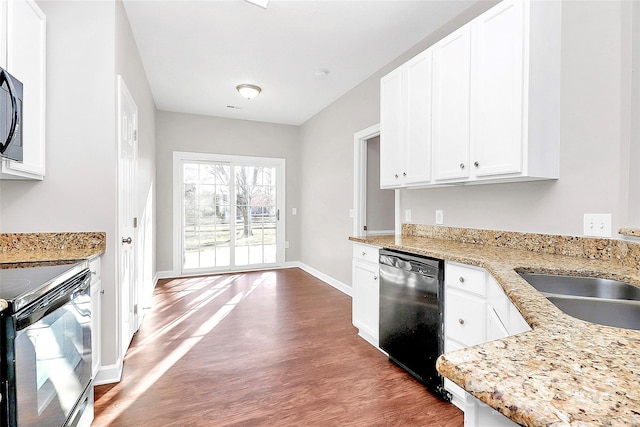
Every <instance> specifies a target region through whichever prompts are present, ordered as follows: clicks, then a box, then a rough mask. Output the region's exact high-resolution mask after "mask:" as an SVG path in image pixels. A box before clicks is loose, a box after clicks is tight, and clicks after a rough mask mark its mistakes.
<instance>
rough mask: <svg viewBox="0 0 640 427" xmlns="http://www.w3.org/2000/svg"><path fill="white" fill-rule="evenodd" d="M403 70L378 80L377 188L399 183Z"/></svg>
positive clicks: (400, 172) (401, 164) (396, 185)
mask: <svg viewBox="0 0 640 427" xmlns="http://www.w3.org/2000/svg"><path fill="white" fill-rule="evenodd" d="M402 83H403V82H402V69H401V68H398V69H396V70H394V71H392V72H391V73H389V74H387V75H386V76H384V77H383V78H382V79H381V80H380V106H381V108H380V187H382V188H394V187H400V186H401V180H400V177H401V176H402V173H403V169H404V165H403V161H404V158H403V151H404V150H403V149H402V148H401V144H402V145H403V144H404V134H403V128H402V124H403V114H402V110H403V108H402Z"/></svg>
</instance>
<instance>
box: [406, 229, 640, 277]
mask: <svg viewBox="0 0 640 427" xmlns="http://www.w3.org/2000/svg"><path fill="white" fill-rule="evenodd" d="M402 234H403V235H408V236H416V237H429V238H432V239H442V240H453V241H457V242H461V243H472V244H477V245H491V246H497V247H503V248H509V249H520V250H526V251H531V252H539V253H548V254H556V255H566V256H572V257H580V258H588V259H599V260H603V261H611V262H614V263H616V264H620V265H624V266H626V267H632V268H637V269H640V245H638V244H636V243H632V242H627V241H623V240H616V239H604V238H593V237H577V236H560V235H552V234H536V233H519V232H515V231H499V230H480V229H474V228H456V227H443V226H433V225H421V224H402Z"/></svg>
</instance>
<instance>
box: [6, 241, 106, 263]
mask: <svg viewBox="0 0 640 427" xmlns="http://www.w3.org/2000/svg"><path fill="white" fill-rule="evenodd" d="M105 248H106V234H105V233H102V232H70V233H5V234H0V269H2V268H22V267H34V266H36V265H38V264H41V265H44V264H51V263H55V262H67V261H73V260H83V259H90V258H92V257H95V256H99V255H102V254H103V253H104V252H105Z"/></svg>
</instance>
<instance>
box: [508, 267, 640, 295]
mask: <svg viewBox="0 0 640 427" xmlns="http://www.w3.org/2000/svg"><path fill="white" fill-rule="evenodd" d="M520 276H522V278H523V279H524V280H526V281H527V282H529V284H530V285H531V286H533V287H534V288H536V289H537V290H539V291H540V292H542V293H550V294H560V295H576V296H582V297H592V298H610V299H626V300H637V301H640V287H637V286H633V285H631V284H629V283H626V282H620V281H618V280H610V279H599V278H596V277H582V276H556V275H553V274H539V273H520Z"/></svg>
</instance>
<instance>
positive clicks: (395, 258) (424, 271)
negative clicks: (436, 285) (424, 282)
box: [380, 249, 443, 278]
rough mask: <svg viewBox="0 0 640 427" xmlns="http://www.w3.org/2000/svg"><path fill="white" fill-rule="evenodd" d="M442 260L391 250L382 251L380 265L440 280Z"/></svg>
mask: <svg viewBox="0 0 640 427" xmlns="http://www.w3.org/2000/svg"><path fill="white" fill-rule="evenodd" d="M442 264H443V261H442V260H438V259H434V258H427V257H420V256H414V255H409V254H404V253H399V252H393V251H389V250H384V249H383V250H381V251H380V265H381V266H383V265H387V266H390V267H394V268H397V269H400V270H404V271H407V272H411V273H415V274H419V275H422V276H427V277H434V278H439V277H440V272H441V271H442Z"/></svg>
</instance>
